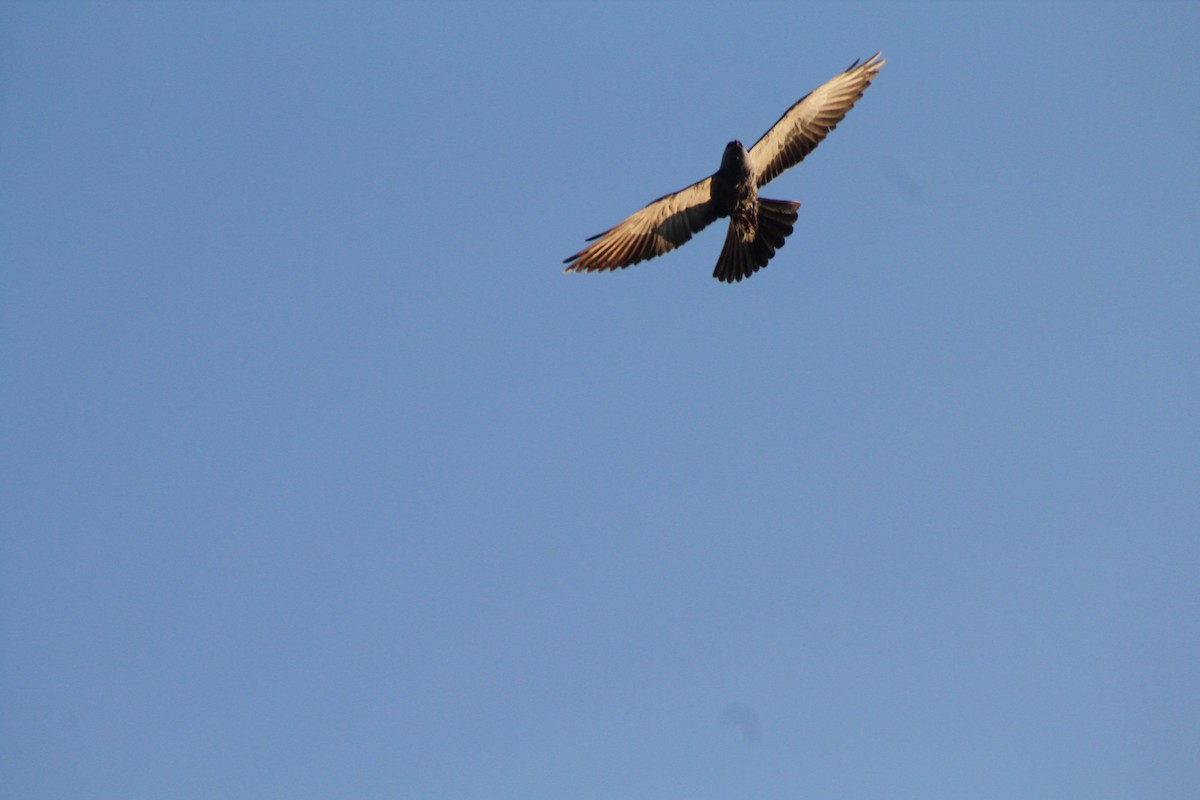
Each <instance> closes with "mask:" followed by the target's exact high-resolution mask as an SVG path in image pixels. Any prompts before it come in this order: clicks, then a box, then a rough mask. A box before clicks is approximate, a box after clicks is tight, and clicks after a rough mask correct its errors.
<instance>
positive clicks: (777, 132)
mask: <svg viewBox="0 0 1200 800" xmlns="http://www.w3.org/2000/svg"><path fill="white" fill-rule="evenodd" d="M883 64H884V61H883V59H882V58H881V57H880V55H879V54H876V55H875V56H873V57H872V58H870V59H868V60H867V61H866V62H864V63H862V64H859V63H858V62H855V63H854V64H852V65H851V66H850V68H849V69H848V70H846V71H845V72H843V73H842V74H840V75H838V76H837V77H835V78H833V79H832V80H830V81H828V82H826V83H825V84H824V85H822V86H820V87H819V88H817V89H816V90H814V91H813V92H811V93H809V94H808V95H806V96H805V97H804V98H803V99H801V100H800V101H799V102H798V103H796V104H795V105H793V106H792V107H791V108H790V109H788V111H787V113H786V114H784V115H783V116H782V117H781V118H780V119H779V121H778V122H776V123H775V125H774V126H772V128H771V130H769V131H767V133H766V134H764V135H763V137H762V138H761V139H759V140H758V142H757V143H756V144H755V145H754V146H753V147H751V148H750V150H748V151H747V150H746V149H745V147H743V146H742V143H741V142H739V141H732V142H730V143H729V144H727V145H726V146H725V152H724V153H723V154H722V156H721V166H720V168H719V169H718V170H717V171H716V172H715V173H713V174H712V175H711V176H709V177H707V178H705V179H704V180H702V181H699V182H698V183H694V184H692V185H691V186H689V187H687V188H686V189H681V190H680V191H678V192H675V193H673V194H669V195H665V196H663V197H660V198H659V199H657V200H655V201H654V202H653V203H650V204H649V205H648V206H646V207H645V208H643V209H642V210H641V211H638V212H637V213H636V214H634V215H633V216H631V217H629V218H628V219H626V220H625V221H624V222H622V223H620V224H619V225H617V226H616V227H613V228H611V229H609V230H607V231H605V232H604V233H601V234H598V235H596V236H593V237H592V238H591V239H589V241H591V242H592V244H590V245H588V246H587V247H585V248H584V249H583V250H580V251H579V252H578V253H576V254H575V255H573V256H571V257H569V258H567V259H566V260H565V261H564V263H566V264H567V265H568V266H567V269H566V271H567V272H592V271H603V270H609V269H618V268H623V267H628V266H630V265H631V264H637V263H638V262H640V261H645V260H646V259H649V258H654V257H655V256H658V255H662V254H663V253H666V252H668V251H670V250H673V249H675V248H676V247H678V246H680V245H681V244H683V243H684V242H686V241H687V240H688V239H690V238H692V235H693V234H695V233H697V232H698V231H700V230H701V229H703V228H704V227H706V226H708V225H709V224H711V223H712V222H715V221H716V220H718V219H721V218H723V217H729V230H728V232H727V233H726V236H725V245H724V247H723V248H722V249H721V255H720V257H718V259H717V265H716V268H715V269H714V270H713V277H714V278H717V279H718V280H722V281H726V282H733V281H740V280H742V279H743V278H748V277H750V276H751V275H752V274H754V273H755V272H756V271H757V270H759V269H760V268H762V267H765V266H766V265H767V262H768V261H769V260H770V259H771V257H772V256H773V255H775V251H776V250H777V249H779V248H780V247H782V246H783V243H784V240H785V239H786V238H787V237H788V235H790V234H791V232H792V228H793V226H794V225H795V222H796V217H797V216H798V213H799V209H800V203H798V202H795V201H789V200H768V199H765V198H760V197H759V196H758V189H759V187H761V186H763V185H764V184H766V183H767V182H769V181H770V180H772V179H773V178H775V177H776V176H777V175H779V173H781V172H783V171H784V170H785V169H788V168H789V167H792V166H795V165H796V164H798V163H799V162H800V161H801V160H803V158H804V157H805V156H806V155H808V154H809V153H810V152H812V151H813V150H814V149H815V148H816V146H817V145H818V144H820V142H821V140H822V139H824V138H825V136H826V135H827V134H828V133H829V131H831V130H833V129H834V127H836V126H837V124H838V123H839V122H840V121H841V120H842V118H843V117H844V116H845V115H846V112H848V111H849V110H850V109H851V108H852V107H853V106H854V103H855V102H856V101H857V100H858V98H860V97H862V93H863V91H865V90H866V88H867V86H869V85H870V83H871V80H872V79H873V78H874V77H875V76H876V75H877V74H878V73H879V70H880V68H881V67H882V66H883Z"/></svg>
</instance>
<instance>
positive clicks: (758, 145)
mask: <svg viewBox="0 0 1200 800" xmlns="http://www.w3.org/2000/svg"><path fill="white" fill-rule="evenodd" d="M881 56H882V53H876V54H875V55H873V56H871V57H870V58H869V59H867V61H866V62H865V63H862V64H859V63H858V62H857V61H855V62H854V63H853V64H851V65H850V68H849V69H848V70H846V71H845V72H843V73H842V74H841V75H838V76H837V77H836V78H834V79H832V80H830V81H827V82H826V83H824V84H822V85H821V86H820V87H818V88H816V89H814V90H813V91H811V92H809V93H808V94H807V95H805V96H804V97H803V98H802V99H801V100H800V102H798V103H796V105H794V106H792V107H791V108H789V109H788V110H787V113H786V114H784V115H783V116H782V117H780V118H779V121H778V122H776V123H775V124H774V125H773V126H772V127H771V130H769V131H767V132H766V133H765V134H763V137H762V138H761V139H759V140H758V141H757V142H755V144H754V147H751V148H750V159H751V160H752V161H753V162H754V166H755V168H756V169H757V170H758V185H759V186H762V185H763V184H765V183H767V182H768V181H770V180H772V179H773V178H775V177H776V176H778V175H779V173H781V172H783V171H784V170H785V169H788V168H789V167H794V166H796V165H797V164H799V163H800V162H801V161H802V160H803V159H804V157H805V156H806V155H808V154H809V153H811V152H812V151H813V150H815V149H816V148H817V145H819V144H820V143H821V140H822V139H824V138H825V136H826V135H827V134H828V133H829V132H830V131H831V130H833V129H834V128H836V127H837V124H838V123H839V122H841V121H842V117H844V116H846V112H847V111H849V110H850V109H851V108H853V107H854V104H855V103H856V102H857V101H858V98H860V97H862V95H863V92H864V91H866V89H867V87H868V86H870V85H871V81H872V80H873V79H874V78H875V76H876V75H878V74H879V70H880V68H881V67H883V65H884V63H885V62H884V60H883V58H882V57H881Z"/></svg>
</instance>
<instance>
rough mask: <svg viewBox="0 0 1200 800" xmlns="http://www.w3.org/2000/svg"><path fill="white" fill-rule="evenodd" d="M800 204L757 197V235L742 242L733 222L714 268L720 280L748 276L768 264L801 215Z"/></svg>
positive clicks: (727, 280) (714, 274) (714, 272)
mask: <svg viewBox="0 0 1200 800" xmlns="http://www.w3.org/2000/svg"><path fill="white" fill-rule="evenodd" d="M799 211H800V204H799V203H797V202H795V201H791V200H767V199H764V198H761V197H760V198H759V199H758V235H756V236H755V237H754V241H752V242H743V241H742V240H741V237H739V236H738V235H737V232H736V231H735V230H734V226H733V225H732V224H731V225H730V226H729V232H728V233H727V234H725V246H724V247H723V248H721V256H720V258H718V259H717V266H716V268H715V269H714V270H713V277H714V278H716V279H717V280H719V281H725V282H726V283H733V282H734V281H740V280H741V279H742V278H749V277H750V276H751V275H753V274H754V273H755V272H757V271H758V270H760V269H762V268H763V267H765V266H766V265H767V262H768V261H770V260H771V256H773V255H775V251H776V250H778V249H779V248H781V247H783V242H784V240H785V239H787V237H788V236H789V235H790V234H791V232H792V226H793V225H795V224H796V217H797V216H799Z"/></svg>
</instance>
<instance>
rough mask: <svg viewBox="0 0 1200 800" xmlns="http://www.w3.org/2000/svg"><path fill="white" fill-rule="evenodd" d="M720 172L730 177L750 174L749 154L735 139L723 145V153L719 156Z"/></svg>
mask: <svg viewBox="0 0 1200 800" xmlns="http://www.w3.org/2000/svg"><path fill="white" fill-rule="evenodd" d="M721 172H723V173H725V174H726V175H729V176H731V177H742V176H745V175H749V174H750V156H749V155H748V154H747V153H746V148H744V147H742V143H741V142H739V141H738V140H737V139H734V140H733V141H732V142H730V143H729V144H727V145H725V153H724V154H723V155H722V156H721Z"/></svg>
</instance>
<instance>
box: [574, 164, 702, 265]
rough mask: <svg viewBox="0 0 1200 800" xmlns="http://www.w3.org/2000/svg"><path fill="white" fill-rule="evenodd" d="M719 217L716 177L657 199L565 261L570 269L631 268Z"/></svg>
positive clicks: (591, 240) (663, 251)
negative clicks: (714, 184) (714, 181)
mask: <svg viewBox="0 0 1200 800" xmlns="http://www.w3.org/2000/svg"><path fill="white" fill-rule="evenodd" d="M717 216H718V210H717V207H716V204H715V203H714V202H713V198H712V178H705V179H704V180H702V181H700V182H699V183H693V184H692V185H691V186H689V187H687V188H686V189H680V190H679V191H678V192H675V193H674V194H669V195H666V196H665V197H660V198H658V199H657V200H655V201H654V202H653V203H651V204H650V205H648V206H646V207H645V208H643V209H642V210H641V211H639V212H637V213H636V214H634V215H633V216H631V217H629V218H628V219H627V220H625V221H624V222H622V223H620V224H619V225H617V226H616V227H614V228H610V229H609V230H607V231H605V232H604V233H598V234H596V235H595V236H593V237H591V238H590V239H588V241H589V242H593V243H592V244H590V245H588V246H587V247H585V248H584V249H582V250H580V251H579V252H578V253H576V254H575V255H573V256H571V257H570V258H567V259H564V260H563V263H564V264H568V265H569V266H568V267H567V269H566V272H592V271H594V270H606V269H617V268H619V267H628V266H629V265H630V264H636V263H638V262H639V261H645V260H646V259H648V258H654V257H655V256H661V255H662V254H663V253H666V252H668V251H670V250H674V249H675V248H676V247H679V246H680V245H681V244H683V243H684V242H686V241H687V240H688V239H691V238H692V234H695V233H697V232H699V231H700V230H702V229H703V228H704V227H705V226H707V225H708V224H709V223H711V222H712V221H713V220H715V219H716V218H717Z"/></svg>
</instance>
